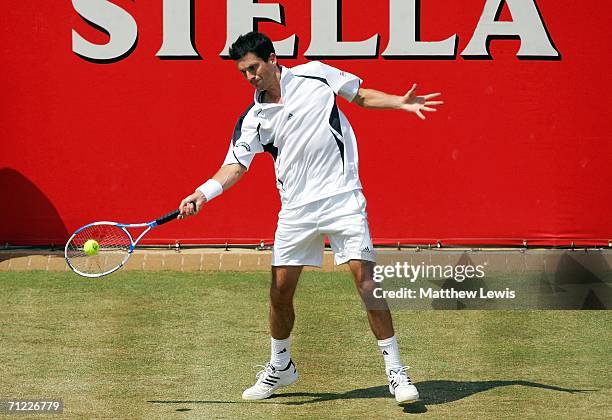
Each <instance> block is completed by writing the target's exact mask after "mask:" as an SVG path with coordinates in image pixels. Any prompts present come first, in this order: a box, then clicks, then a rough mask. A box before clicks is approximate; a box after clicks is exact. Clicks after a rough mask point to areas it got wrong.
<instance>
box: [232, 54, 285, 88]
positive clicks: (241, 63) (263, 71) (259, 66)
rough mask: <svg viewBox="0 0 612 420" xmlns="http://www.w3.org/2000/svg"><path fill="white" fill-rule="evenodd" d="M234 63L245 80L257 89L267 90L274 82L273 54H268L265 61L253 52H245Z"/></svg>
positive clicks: (274, 63)
mask: <svg viewBox="0 0 612 420" xmlns="http://www.w3.org/2000/svg"><path fill="white" fill-rule="evenodd" d="M236 64H237V65H238V70H240V72H241V73H242V74H243V75H244V78H245V79H246V80H247V82H249V83H250V84H251V85H252V86H253V87H255V88H256V89H258V90H267V89H268V88H269V87H270V86H271V85H272V84H273V83H274V82H275V77H276V75H275V72H276V55H274V54H270V58H269V59H268V61H267V62H266V61H264V60H262V59H261V58H259V57H258V56H257V55H255V54H253V53H247V54H246V55H245V56H244V57H242V58H241V59H240V60H238V62H237V63H236Z"/></svg>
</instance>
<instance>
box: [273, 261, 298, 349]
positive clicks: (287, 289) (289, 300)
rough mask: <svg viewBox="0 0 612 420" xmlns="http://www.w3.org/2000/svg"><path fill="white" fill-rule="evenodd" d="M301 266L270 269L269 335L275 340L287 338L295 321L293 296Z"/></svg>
mask: <svg viewBox="0 0 612 420" xmlns="http://www.w3.org/2000/svg"><path fill="white" fill-rule="evenodd" d="M302 268H303V267H302V266H284V267H272V284H271V285H270V334H271V335H272V338H274V339H277V340H285V339H287V338H289V335H290V334H291V330H292V329H293V322H294V321H295V312H294V310H293V295H294V294H295V289H296V287H297V283H298V279H299V278H300V274H301V273H302Z"/></svg>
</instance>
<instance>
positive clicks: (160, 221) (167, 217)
mask: <svg viewBox="0 0 612 420" xmlns="http://www.w3.org/2000/svg"><path fill="white" fill-rule="evenodd" d="M191 204H193V208H194V209H195V208H197V207H196V203H195V201H192V202H191ZM180 213H181V212H180V211H179V210H174V211H171V212H170V213H168V214H164V215H163V216H162V217H160V218H159V219H157V220H155V224H157V225H158V226H159V225H163V224H164V223H168V222H171V221H172V220H174V219H176V218H177V217H178V215H179V214H180Z"/></svg>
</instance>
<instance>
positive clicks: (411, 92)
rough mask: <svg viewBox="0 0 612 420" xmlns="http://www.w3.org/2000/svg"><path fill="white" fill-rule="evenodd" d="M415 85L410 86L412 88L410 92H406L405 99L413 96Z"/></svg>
mask: <svg viewBox="0 0 612 420" xmlns="http://www.w3.org/2000/svg"><path fill="white" fill-rule="evenodd" d="M416 88H417V85H416V83H415V84H413V85H412V87H411V88H410V90H409V91H408V92H406V95H404V96H406V97H408V96H410V95H414V92H415V91H416Z"/></svg>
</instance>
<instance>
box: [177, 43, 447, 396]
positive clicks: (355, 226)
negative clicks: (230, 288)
mask: <svg viewBox="0 0 612 420" xmlns="http://www.w3.org/2000/svg"><path fill="white" fill-rule="evenodd" d="M230 57H231V58H232V59H233V60H235V61H236V63H237V66H238V70H239V71H240V72H241V73H242V74H243V75H244V77H245V78H246V80H247V81H248V82H249V83H250V84H251V85H252V86H253V87H254V88H255V93H254V101H253V104H251V105H250V106H249V107H248V108H247V110H246V111H245V112H244V113H243V114H242V115H241V116H240V117H239V118H238V122H237V124H236V126H235V128H234V132H233V136H232V139H231V142H230V145H229V150H228V152H227V155H226V157H225V161H224V162H223V165H222V166H221V168H220V169H219V171H218V172H217V173H216V174H215V175H214V176H213V177H212V178H211V179H209V180H208V181H206V182H205V183H204V184H203V185H201V186H200V187H198V188H197V189H196V191H195V192H194V193H193V194H191V195H189V196H187V197H186V198H185V199H184V200H183V201H182V202H181V204H180V207H179V209H180V212H181V214H180V215H179V218H184V217H187V216H190V215H193V214H196V213H197V212H198V211H199V210H200V208H201V207H202V205H203V204H204V203H206V202H208V201H210V200H212V199H213V198H215V197H217V196H218V195H220V194H221V193H222V192H223V191H225V190H227V189H228V188H230V187H231V186H232V185H234V184H235V183H236V182H237V181H238V180H239V179H240V178H241V177H242V175H243V174H244V173H245V172H246V171H247V170H248V169H249V167H250V166H251V162H252V161H253V158H254V157H255V155H256V154H258V153H262V152H267V153H270V154H271V155H272V157H273V158H274V168H275V172H276V185H277V187H278V191H279V193H280V198H281V202H282V208H281V211H280V213H279V219H278V226H277V229H276V234H275V238H274V250H273V253H272V285H271V287H270V333H271V336H272V337H271V352H270V360H269V362H268V363H267V365H266V366H265V368H264V369H263V370H262V371H261V372H259V373H258V374H257V382H256V383H255V385H253V386H252V387H250V388H248V389H246V390H245V391H244V393H243V394H242V398H244V399H246V400H260V399H264V398H268V397H269V396H271V395H272V394H273V393H274V392H275V391H276V390H277V389H278V388H279V387H283V386H287V385H290V384H292V383H293V382H295V381H296V380H297V378H298V373H297V369H296V366H295V364H294V362H293V360H292V358H291V330H292V328H293V323H294V319H295V313H294V309H293V294H294V292H295V289H296V286H297V282H298V279H299V277H300V273H301V272H302V268H303V267H304V266H317V267H321V264H322V261H323V248H324V237H325V236H327V237H328V238H329V241H330V243H331V247H332V250H333V252H334V259H335V263H336V264H348V265H349V267H350V270H351V272H352V274H353V277H354V280H355V285H356V286H357V290H358V292H359V294H360V296H361V298H362V299H363V301H364V303H365V305H366V309H367V314H368V320H369V323H370V327H371V329H372V332H373V333H374V335H375V336H376V338H377V340H378V346H379V349H380V352H381V353H382V356H383V359H384V363H385V371H386V374H387V378H388V381H389V391H390V392H391V394H392V395H395V398H396V400H397V401H399V402H404V401H412V400H416V399H418V398H419V393H418V391H417V389H416V387H415V386H414V385H413V384H412V381H411V379H410V377H409V376H408V374H407V372H406V369H407V367H406V366H404V365H403V364H402V362H401V361H400V353H399V348H398V344H397V340H396V337H395V333H394V330H393V323H392V320H391V313H390V312H389V309H388V307H387V305H386V302H384V301H382V302H380V301H376V300H375V299H374V297H373V294H372V290H373V289H374V287H375V286H374V284H375V283H374V281H373V269H374V265H375V261H376V257H375V253H374V247H373V246H372V239H371V238H370V230H369V227H368V219H367V214H366V200H365V198H364V196H363V193H362V188H361V183H360V181H359V172H358V155H357V142H356V139H355V134H354V133H353V129H352V128H351V125H350V124H349V122H348V120H347V119H346V117H345V116H344V114H343V113H342V112H341V111H340V109H339V108H338V105H337V104H336V96H337V95H338V96H341V97H342V98H344V99H346V100H347V101H349V102H352V103H355V104H357V105H359V106H362V107H364V108H375V109H376V108H377V109H399V110H404V111H407V112H411V113H414V114H416V115H417V116H418V117H419V118H421V119H425V116H424V115H423V112H433V111H435V110H436V109H435V108H433V107H434V106H436V105H440V104H442V102H441V101H432V100H431V99H433V98H435V97H436V96H438V95H439V94H438V93H434V94H431V95H425V96H417V95H416V93H415V91H416V85H414V86H412V88H411V89H410V90H409V91H408V93H406V94H405V95H404V96H396V95H389V94H386V93H383V92H379V91H376V90H372V89H365V88H362V87H361V82H362V81H361V79H359V78H358V77H356V76H354V75H352V74H350V73H347V72H344V71H340V70H338V69H336V68H333V67H330V66H328V65H326V64H324V63H321V62H318V61H312V62H309V63H307V64H303V65H299V66H296V67H293V68H287V67H284V66H281V65H280V64H279V63H278V60H277V57H276V55H275V52H274V47H273V44H272V42H271V41H270V39H269V38H268V37H267V36H266V35H264V34H262V33H258V32H250V33H248V34H246V35H243V36H240V37H239V38H238V40H237V41H236V42H235V43H234V44H233V45H232V46H231V48H230ZM192 202H195V203H196V206H195V208H194V205H193V203H192Z"/></svg>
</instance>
